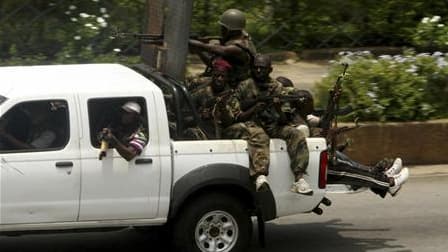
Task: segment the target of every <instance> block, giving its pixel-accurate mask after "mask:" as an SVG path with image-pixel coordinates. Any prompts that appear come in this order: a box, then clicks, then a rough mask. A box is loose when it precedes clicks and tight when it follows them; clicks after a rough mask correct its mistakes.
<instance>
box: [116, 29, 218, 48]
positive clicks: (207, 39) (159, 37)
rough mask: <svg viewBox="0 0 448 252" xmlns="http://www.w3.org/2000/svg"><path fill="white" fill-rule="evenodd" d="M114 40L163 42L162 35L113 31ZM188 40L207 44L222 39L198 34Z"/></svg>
mask: <svg viewBox="0 0 448 252" xmlns="http://www.w3.org/2000/svg"><path fill="white" fill-rule="evenodd" d="M112 37H114V38H126V37H131V38H135V39H138V40H140V42H142V43H143V44H155V45H162V44H163V41H164V36H163V34H149V33H126V32H119V31H115V32H114V34H113V36H112ZM190 39H194V40H199V41H201V42H203V43H209V42H210V41H212V40H218V41H219V42H220V43H221V41H222V37H220V36H199V34H198V33H195V32H193V33H191V34H190Z"/></svg>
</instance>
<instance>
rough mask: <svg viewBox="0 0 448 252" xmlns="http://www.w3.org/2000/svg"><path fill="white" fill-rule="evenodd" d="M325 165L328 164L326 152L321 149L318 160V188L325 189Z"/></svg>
mask: <svg viewBox="0 0 448 252" xmlns="http://www.w3.org/2000/svg"><path fill="white" fill-rule="evenodd" d="M327 165H328V152H327V151H322V152H321V153H320V162H319V188H320V189H325V187H326V186H327Z"/></svg>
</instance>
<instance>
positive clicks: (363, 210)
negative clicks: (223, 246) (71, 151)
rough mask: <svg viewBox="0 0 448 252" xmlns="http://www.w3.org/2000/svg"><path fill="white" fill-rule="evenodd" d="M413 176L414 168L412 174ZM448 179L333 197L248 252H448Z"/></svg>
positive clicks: (93, 243) (114, 237) (106, 245)
mask: <svg viewBox="0 0 448 252" xmlns="http://www.w3.org/2000/svg"><path fill="white" fill-rule="evenodd" d="M411 174H412V170H411ZM447 192H448V175H446V174H445V175H443V174H442V175H441V174H438V175H424V174H423V175H418V176H414V177H411V179H410V181H409V182H408V184H406V186H405V187H404V188H403V189H402V190H401V191H400V193H399V194H398V196H397V197H395V198H390V197H389V196H388V197H387V198H386V199H381V198H379V197H377V196H375V195H373V194H372V193H370V192H368V191H365V192H362V193H359V194H352V195H333V196H330V198H331V200H332V201H333V205H332V206H331V207H329V208H325V209H324V214H323V215H322V216H317V215H314V214H303V215H295V216H291V217H284V218H280V219H278V220H276V221H273V222H270V223H268V224H267V227H266V228H267V233H266V235H267V248H266V249H260V247H259V245H258V244H257V243H256V238H255V237H254V241H253V245H252V248H251V249H250V250H249V252H255V251H263V252H274V251H275V252H293V251H294V252H295V251H333V252H334V251H336V252H337V251H341V252H342V251H344V252H347V251H350V252H357V251H359V252H361V251H384V252H386V251H390V252H392V251H394V252H397V251H400V252H405V251H431V252H437V251H447V249H448V233H447V230H448V211H447V209H448V193H447ZM167 243H169V241H163V240H159V239H158V238H157V236H156V235H155V232H152V233H150V234H149V235H148V234H143V233H139V232H136V231H135V230H132V229H129V230H123V231H115V232H107V233H101V232H98V233H80V234H57V235H26V236H20V237H0V251H1V252H31V251H32V252H40V251H42V252H44V251H45V252H58V251H64V252H75V251H76V252H80V251H83V252H85V251H92V252H93V251H95V252H97V251H100V250H103V249H104V250H107V251H123V252H124V251H126V252H127V251H130V252H140V251H142V252H143V251H166V249H165V248H166V245H167Z"/></svg>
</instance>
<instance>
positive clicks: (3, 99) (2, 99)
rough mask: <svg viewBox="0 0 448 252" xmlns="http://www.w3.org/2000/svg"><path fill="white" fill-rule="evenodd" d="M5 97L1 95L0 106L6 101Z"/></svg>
mask: <svg viewBox="0 0 448 252" xmlns="http://www.w3.org/2000/svg"><path fill="white" fill-rule="evenodd" d="M6 99H7V98H6V97H4V96H3V95H0V105H1V104H2V103H3V102H4V101H6Z"/></svg>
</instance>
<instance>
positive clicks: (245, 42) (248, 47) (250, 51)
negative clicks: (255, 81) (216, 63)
mask: <svg viewBox="0 0 448 252" xmlns="http://www.w3.org/2000/svg"><path fill="white" fill-rule="evenodd" d="M224 45H226V46H228V45H234V46H237V47H238V48H240V49H241V50H242V51H243V52H244V53H245V54H246V57H245V60H244V61H241V60H236V59H234V58H231V57H226V56H224V57H223V58H224V59H225V60H227V61H228V62H229V63H230V64H231V65H232V66H233V70H232V78H233V79H234V80H235V82H236V83H239V82H241V81H243V80H246V79H248V78H249V76H250V67H251V65H252V62H253V58H254V56H255V54H256V53H257V50H256V48H255V46H254V44H253V42H252V39H251V38H250V36H249V34H248V33H247V32H246V31H243V35H242V36H241V37H239V38H235V39H230V40H228V41H226V42H225V43H224Z"/></svg>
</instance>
